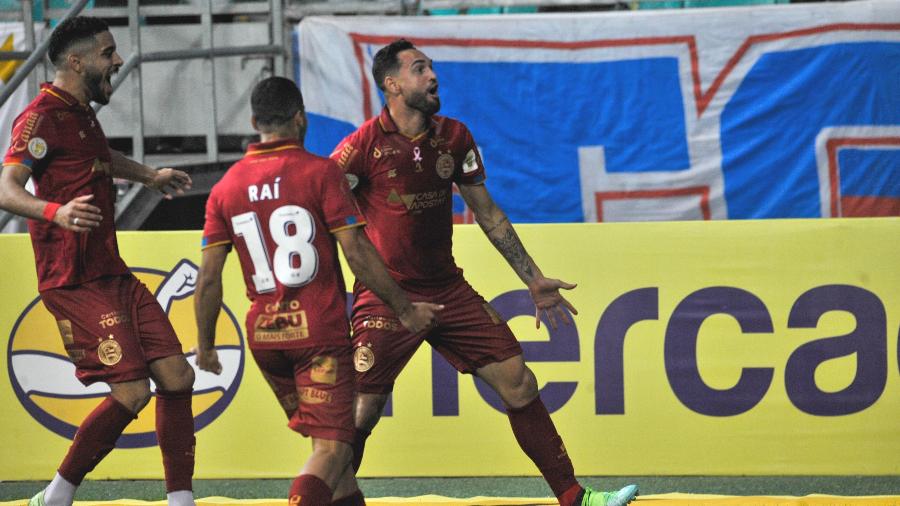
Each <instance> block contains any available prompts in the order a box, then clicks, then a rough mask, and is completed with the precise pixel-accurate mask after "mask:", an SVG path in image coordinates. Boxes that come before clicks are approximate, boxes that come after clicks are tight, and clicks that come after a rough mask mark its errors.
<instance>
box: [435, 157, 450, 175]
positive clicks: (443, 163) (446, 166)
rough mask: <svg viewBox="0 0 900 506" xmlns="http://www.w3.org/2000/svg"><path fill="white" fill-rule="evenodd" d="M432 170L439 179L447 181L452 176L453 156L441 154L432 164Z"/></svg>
mask: <svg viewBox="0 0 900 506" xmlns="http://www.w3.org/2000/svg"><path fill="white" fill-rule="evenodd" d="M434 170H435V172H437V175H438V176H440V177H441V179H448V178H449V177H450V176H452V175H453V156H452V155H450V153H443V154H441V156H439V157H438V159H437V162H436V163H435V164H434Z"/></svg>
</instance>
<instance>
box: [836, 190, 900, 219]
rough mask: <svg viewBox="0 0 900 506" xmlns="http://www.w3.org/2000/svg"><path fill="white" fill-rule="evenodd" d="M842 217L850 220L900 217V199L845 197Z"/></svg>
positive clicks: (842, 204) (842, 199) (842, 200)
mask: <svg viewBox="0 0 900 506" xmlns="http://www.w3.org/2000/svg"><path fill="white" fill-rule="evenodd" d="M841 215H842V216H845V217H850V218H863V217H872V216H900V198H896V197H874V196H872V195H864V196H856V195H843V196H842V197H841Z"/></svg>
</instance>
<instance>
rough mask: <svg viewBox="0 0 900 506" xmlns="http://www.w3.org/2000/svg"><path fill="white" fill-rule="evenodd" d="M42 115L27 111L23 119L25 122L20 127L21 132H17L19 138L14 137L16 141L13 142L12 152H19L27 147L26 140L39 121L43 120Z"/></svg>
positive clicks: (35, 129) (29, 137) (38, 124)
mask: <svg viewBox="0 0 900 506" xmlns="http://www.w3.org/2000/svg"><path fill="white" fill-rule="evenodd" d="M43 119H44V117H43V116H41V115H40V114H38V113H36V112H30V113H28V116H26V117H25V119H24V120H23V121H24V122H25V126H24V127H22V133H20V134H19V138H18V139H16V143H15V144H13V152H15V153H21V152H22V151H25V150H26V149H28V146H29V143H28V141H29V140H30V139H31V135H32V134H34V132H35V131H37V129H38V126H40V124H41V121H43Z"/></svg>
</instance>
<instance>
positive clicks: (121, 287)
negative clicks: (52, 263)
mask: <svg viewBox="0 0 900 506" xmlns="http://www.w3.org/2000/svg"><path fill="white" fill-rule="evenodd" d="M41 299H42V300H43V302H44V306H46V308H47V310H48V311H50V314H52V315H53V316H54V317H55V318H56V324H57V326H58V327H59V331H60V334H62V339H63V344H64V345H65V348H66V353H68V354H69V358H70V359H71V360H72V362H73V363H74V364H75V377H77V378H78V380H79V381H81V382H82V383H84V384H85V385H90V384H91V383H95V382H97V381H103V382H106V383H121V382H124V381H132V380H136V379H143V378H149V377H150V368H149V367H148V364H149V363H150V362H152V361H154V360H157V359H160V358H164V357H169V356H172V355H180V354H182V350H181V343H180V342H179V341H178V336H176V335H175V329H173V328H172V324H171V323H169V318H168V317H167V316H166V313H165V312H163V309H162V307H160V305H159V302H157V301H156V298H155V297H154V296H153V294H152V293H150V291H149V290H147V287H146V286H144V284H143V283H141V282H140V281H138V279H137V278H136V277H134V275H133V274H130V273H129V274H123V275H121V276H106V277H102V278H99V279H95V280H92V281H88V282H86V283H82V284H80V285H75V286H68V287H60V288H51V289H50V290H44V291H43V292H41Z"/></svg>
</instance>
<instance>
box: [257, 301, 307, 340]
mask: <svg viewBox="0 0 900 506" xmlns="http://www.w3.org/2000/svg"><path fill="white" fill-rule="evenodd" d="M308 337H309V324H308V323H307V321H306V311H304V310H302V309H301V310H300V311H290V312H285V313H274V314H261V315H259V316H257V317H256V324H255V325H254V331H253V340H254V341H256V342H257V343H283V342H287V341H298V340H300V339H306V338H308Z"/></svg>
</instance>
